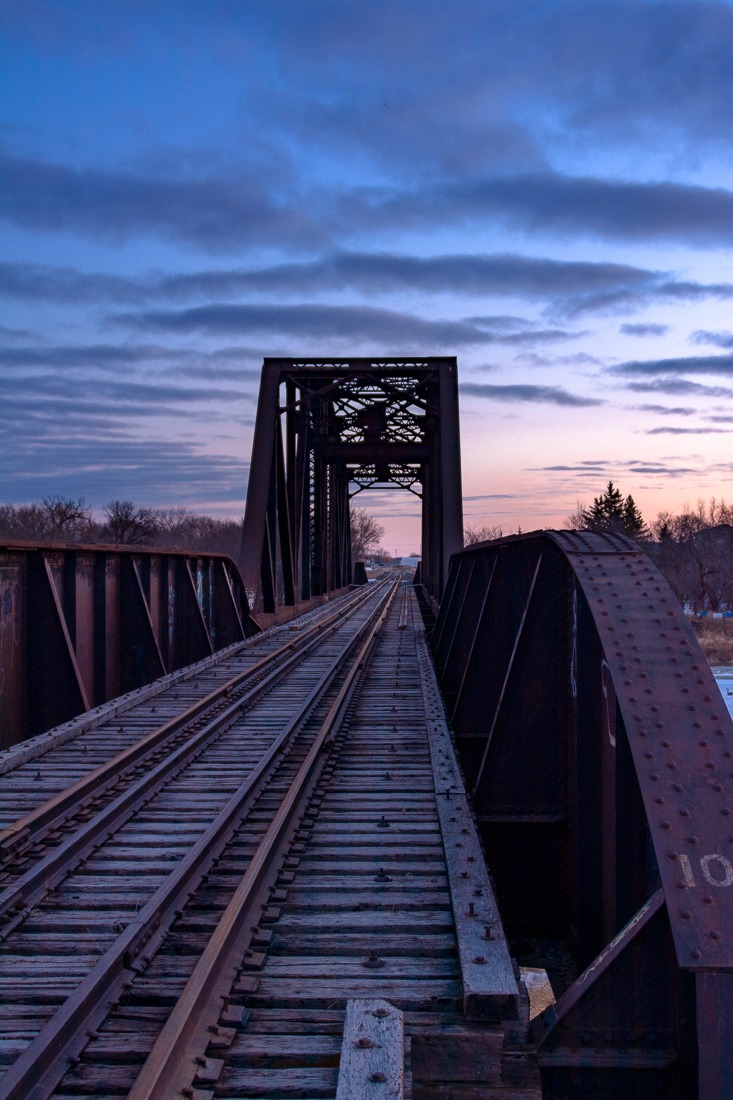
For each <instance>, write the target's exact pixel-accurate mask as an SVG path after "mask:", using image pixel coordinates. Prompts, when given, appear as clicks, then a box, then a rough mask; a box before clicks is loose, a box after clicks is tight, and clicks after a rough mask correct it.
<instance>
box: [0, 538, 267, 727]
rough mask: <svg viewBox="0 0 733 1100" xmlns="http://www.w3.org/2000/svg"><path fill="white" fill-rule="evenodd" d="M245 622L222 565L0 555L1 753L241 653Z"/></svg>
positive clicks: (0, 548) (130, 555) (144, 554)
mask: <svg viewBox="0 0 733 1100" xmlns="http://www.w3.org/2000/svg"><path fill="white" fill-rule="evenodd" d="M258 629H259V627H258V626H257V624H256V623H255V622H254V620H253V619H252V618H251V616H250V613H249V608H248V605H247V599H246V595H245V592H244V588H243V585H242V582H241V579H240V576H239V572H238V570H237V567H236V565H235V564H234V562H233V561H232V560H231V559H230V558H228V557H226V556H223V555H220V554H207V553H198V552H195V553H194V552H191V553H187V552H180V551H175V552H169V551H162V550H158V549H145V548H141V547H121V546H80V545H74V546H69V545H52V544H47V545H38V544H32V543H26V542H4V543H2V544H1V545H0V670H1V673H0V730H1V737H2V741H0V746H1V747H2V748H8V747H10V745H13V744H16V743H17V742H18V741H21V740H23V739H24V738H26V737H30V736H32V735H33V734H36V733H40V732H42V731H44V730H46V729H49V728H50V727H52V726H55V725H58V724H59V723H61V722H65V721H68V720H69V719H70V718H73V717H74V716H75V715H77V714H80V713H82V712H83V711H85V710H88V709H90V708H91V707H94V706H98V705H99V704H101V703H104V702H106V701H107V700H109V699H112V698H114V697H115V696H117V695H120V694H122V693H124V692H127V691H131V690H133V689H134V688H138V687H141V686H142V685H143V684H147V683H150V681H151V680H154V679H156V678H157V677H159V676H164V675H165V674H166V673H168V672H173V671H175V670H176V669H179V668H182V667H183V666H184V665H187V664H191V663H192V662H194V661H198V660H201V659H202V658H204V657H207V656H209V655H210V654H212V653H214V652H216V651H218V650H220V649H223V648H224V647H225V646H228V645H231V644H232V643H233V642H237V641H242V640H243V639H244V638H245V637H247V636H249V635H251V634H254V633H256V632H257V630H258Z"/></svg>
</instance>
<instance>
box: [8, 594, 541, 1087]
mask: <svg viewBox="0 0 733 1100" xmlns="http://www.w3.org/2000/svg"><path fill="white" fill-rule="evenodd" d="M375 588H376V586H370V587H369V589H367V590H366V591H364V592H361V593H358V594H357V595H356V596H352V597H350V598H349V599H348V600H346V601H345V602H344V603H340V604H339V605H338V607H332V608H331V609H330V610H328V609H327V610H326V611H325V612H324V611H323V610H322V611H321V614H320V615H319V616H318V617H317V621H315V622H314V621H313V620H311V619H308V620H305V621H302V622H301V623H299V624H297V627H296V632H297V635H298V638H297V642H295V641H294V639H293V638H292V632H290V631H284V630H282V629H280V630H279V631H276V632H272V634H271V635H268V636H263V638H262V639H261V640H260V639H255V640H253V641H252V642H250V643H245V644H244V646H243V647H238V651H237V653H229V654H226V655H225V656H224V657H223V658H222V665H221V666H220V667H218V668H217V667H216V666H215V665H214V664H212V665H211V666H210V670H207V672H208V671H210V674H211V676H213V678H214V679H215V680H218V681H219V682H218V684H217V685H216V686H213V687H212V684H211V682H210V680H208V679H207V681H206V682H205V683H203V684H201V680H202V679H203V677H202V675H201V672H200V673H199V680H198V681H196V682H198V684H199V686H198V688H196V689H195V690H196V691H197V692H198V697H197V698H195V699H191V698H190V696H191V693H192V692H191V690H190V689H192V688H193V682H191V683H189V681H188V680H186V681H184V683H185V684H187V685H188V688H187V689H186V690H185V691H183V690H182V689H181V685H180V683H179V684H175V685H171V686H170V687H169V690H168V691H167V692H165V693H162V694H158V695H156V696H151V697H149V698H147V699H146V700H144V701H143V702H142V703H141V704H139V706H138V707H137V708H135V707H133V708H131V709H130V710H129V712H126V716H125V717H124V719H121V716H120V715H116V716H115V722H118V721H119V724H120V725H121V726H122V727H123V735H124V736H125V737H127V738H128V744H127V745H126V746H125V747H124V748H123V749H122V750H120V746H119V744H115V745H114V746H112V745H111V744H110V745H109V746H108V747H102V745H100V746H99V748H98V751H99V752H100V753H102V754H104V755H105V757H106V758H105V759H104V760H103V761H101V762H97V761H95V763H96V765H97V766H96V768H94V769H92V775H91V776H89V777H85V776H83V775H78V776H75V777H74V780H73V784H72V786H71V788H70V790H68V791H66V790H60V791H59V790H57V791H56V792H55V793H54V794H53V796H52V798H51V799H49V800H47V801H46V803H41V804H40V805H36V806H35V807H34V808H33V809H32V810H30V811H28V810H27V811H26V812H25V814H24V815H23V818H22V820H21V821H20V822H18V823H14V824H11V825H9V826H8V827H6V829H5V831H4V834H3V837H4V843H5V851H6V854H7V860H6V865H5V873H6V876H7V878H6V879H5V881H4V882H3V883H2V884H0V887H2V888H3V893H2V895H0V911H2V913H3V914H4V917H5V924H4V927H3V929H2V936H3V940H2V945H1V946H0V968H1V970H0V992H1V993H2V998H1V999H2V1002H3V1005H4V1007H3V1008H2V1009H0V1058H1V1059H2V1063H3V1065H4V1066H5V1067H6V1072H5V1075H4V1077H3V1078H2V1079H0V1097H3V1098H6V1100H10V1098H15V1100H20V1098H23V1100H25V1098H26V1097H48V1096H58V1097H62V1096H63V1097H66V1098H67V1100H70V1098H72V1097H74V1098H75V1097H81V1096H90V1095H94V1096H97V1097H106V1096H108V1097H113V1096H114V1097H118V1096H128V1095H129V1096H130V1097H131V1098H132V1100H143V1098H149V1097H161V1098H164V1097H165V1098H167V1097H175V1096H179V1095H182V1096H189V1097H193V1098H195V1100H211V1098H213V1097H224V1096H230V1097H233V1096H237V1097H240V1096H241V1097H245V1096H246V1097H260V1098H265V1097H270V1098H273V1097H286V1096H306V1097H334V1096H336V1095H337V1094H338V1096H339V1098H340V1100H341V1098H343V1100H345V1098H346V1096H351V1097H352V1098H356V1097H359V1096H361V1095H369V1096H374V1097H377V1098H379V1100H381V1097H382V1096H387V1095H389V1096H395V1095H405V1096H411V1095H412V1096H414V1097H428V1096H435V1097H438V1096H444V1097H447V1096H455V1097H458V1096H460V1097H465V1098H466V1100H469V1098H473V1097H478V1096H482V1097H493V1096H500V1095H501V1096H507V1095H512V1096H516V1097H527V1098H528V1097H534V1096H539V1095H540V1093H539V1085H538V1078H537V1075H536V1068H535V1067H534V1064H533V1061H532V1058H531V1055H530V1053H529V1051H528V1049H527V1048H526V1047H525V1045H524V1038H525V1031H526V1023H527V1019H526V996H525V997H522V996H521V995H520V987H519V986H518V985H517V981H516V977H515V974H514V971H513V968H512V964H511V961H510V959H509V956H508V952H507V948H506V943H505V941H504V937H503V932H502V929H501V923H500V920H499V917H498V913H497V911H496V905H495V902H494V898H493V893H492V889H491V883H490V880H489V876H488V872H487V870H486V867H485V865H484V862H483V856H482V853H481V849H480V845H479V842H478V837H477V835H476V832H475V828H474V825H473V821H472V818H471V815H470V812H469V810H468V805H467V802H466V798H465V794H464V793H463V788H462V782H461V777H460V773H459V771H458V766H457V763H456V760H455V756H454V754H453V749H452V744H451V741H450V737H449V735H448V732H447V727H446V725H445V721H444V718H443V714H442V707H441V704H440V698H439V694H438V691H437V687H436V685H435V681H434V677H433V675H432V667H431V664H430V659H429V656H428V652H427V646H426V643H425V637H424V631H423V629H422V623H421V620H420V616H419V611H418V609H417V605H416V601H415V597H414V594H413V592H412V590H411V589H410V588H408V587H407V586H404V585H400V584H387V585H385V586H383V587H380V588H378V589H376V590H375ZM268 648H269V655H268V654H266V653H264V652H262V650H263V649H264V650H267V649H268ZM238 662H239V667H238V668H237V669H235V668H234V667H233V666H235V665H237V663H238ZM243 665H244V666H246V667H242V666H243ZM273 666H275V667H273ZM172 691H173V692H176V693H177V694H178V696H179V697H178V699H176V700H175V702H176V703H177V704H178V706H179V711H180V709H181V708H183V710H184V712H185V720H184V716H182V715H181V714H180V713H179V714H176V713H175V708H174V707H173V700H172V699H170V698H169V696H170V693H171V692H172ZM152 699H156V700H157V703H154V704H153V703H151V700H152ZM204 699H206V701H207V703H208V704H209V705H208V707H204ZM153 705H155V706H156V712H155V714H156V715H157V723H156V719H155V718H154V716H153V714H152V706H153ZM128 713H129V718H130V724H131V726H132V727H133V728H134V729H137V731H138V738H137V741H133V742H132V744H130V743H129V742H130V741H131V740H132V739H131V737H130V733H129V729H127V730H126V729H125V725H126V722H127V714H128ZM161 717H162V718H163V722H162V723H161V722H160V718H161ZM150 726H152V727H153V728H152V729H151V728H150ZM89 733H92V734H93V736H94V737H95V738H96V739H97V741H98V742H99V741H103V737H101V738H100V735H99V731H98V730H96V731H94V730H92V731H88V732H80V733H79V734H78V736H77V737H75V738H70V739H69V740H67V741H66V742H64V743H63V744H60V745H58V746H57V747H56V748H54V749H51V750H49V752H48V753H46V754H44V755H43V757H41V758H39V759H42V760H43V761H44V762H46V763H48V764H49V766H50V763H51V760H52V757H53V755H54V753H61V755H66V756H68V755H69V754H72V755H73V757H74V759H73V767H72V768H71V772H70V774H74V769H75V768H78V767H79V764H78V757H79V756H81V757H82V759H83V757H84V755H86V754H85V751H84V749H83V745H84V738H86V737H88V736H89ZM141 733H142V736H140V734H141ZM61 750H63V752H62V751H61ZM86 751H87V752H89V751H90V750H89V749H87V750H86ZM29 765H30V767H33V766H38V759H36V760H34V761H27V762H26V763H24V764H21V765H19V767H21V768H28V766H29ZM63 766H64V765H63V762H62V767H63ZM10 774H11V775H12V772H11V773H10ZM18 786H19V788H20V786H22V785H21V784H19V785H18ZM75 800H76V802H77V803H79V804H78V805H75ZM347 1004H348V1006H349V1011H348V1013H347V1012H346V1009H347ZM345 1021H346V1025H345ZM397 1024H399V1027H397ZM345 1027H346V1030H344V1028H345ZM370 1027H371V1028H372V1029H373V1028H375V1027H376V1028H377V1032H378V1035H377V1038H376V1039H374V1038H370V1037H369V1035H370V1034H371V1032H370V1031H369V1028H370ZM380 1029H381V1031H380ZM398 1034H399V1038H395V1036H396V1035H398ZM388 1052H391V1054H392V1056H391V1057H390V1058H387V1057H386V1055H387V1053H388ZM340 1065H341V1079H339V1066H340ZM346 1067H348V1071H347V1068H346ZM359 1081H360V1082H361V1083H359ZM355 1082H356V1083H355ZM400 1089H401V1090H402V1091H401V1092H400V1091H399V1090H400ZM390 1090H391V1091H390ZM395 1090H397V1091H395ZM487 1090H488V1091H487Z"/></svg>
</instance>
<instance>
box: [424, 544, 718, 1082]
mask: <svg viewBox="0 0 733 1100" xmlns="http://www.w3.org/2000/svg"><path fill="white" fill-rule="evenodd" d="M433 648H434V656H435V661H436V667H437V669H438V674H439V677H440V681H441V686H442V689H443V692H444V697H445V699H446V701H447V704H448V709H449V712H450V713H451V718H452V725H453V729H454V732H455V737H456V743H457V746H458V750H459V754H460V757H461V761H462V765H463V769H464V772H465V775H466V779H467V782H468V785H469V786H470V787H472V788H473V804H474V810H475V812H476V814H477V819H478V821H479V823H480V828H481V832H482V835H483V840H484V844H485V847H486V852H487V858H488V862H489V865H490V866H491V869H492V874H493V876H494V880H495V883H496V889H497V896H498V901H499V906H500V909H501V913H502V918H503V921H504V924H505V927H506V929H507V933H508V935H509V938H510V942H511V945H512V947H513V950H514V953H516V954H517V956H518V957H519V961H520V963H521V962H522V961H524V962H525V963H526V964H527V965H544V966H545V967H546V968H547V969H548V972H550V974H551V977H553V978H554V984H555V989H556V992H557V993H558V994H562V995H561V996H559V1000H558V1002H557V1004H556V1005H555V1006H554V1007H553V1008H552V1009H549V1010H547V1011H546V1012H545V1013H544V1014H543V1016H542V1017H541V1019H540V1020H539V1021H538V1022H537V1024H536V1039H537V1042H538V1048H539V1057H540V1065H541V1068H542V1078H543V1096H545V1097H548V1098H559V1097H568V1098H571V1097H578V1098H580V1097H587V1096H599V1097H602V1096H612V1095H615V1096H620V1095H623V1096H624V1097H627V1096H628V1097H642V1096H643V1097H645V1098H647V1097H659V1098H660V1100H661V1098H662V1097H664V1098H665V1100H668V1098H673V1100H677V1098H679V1100H682V1098H683V1097H700V1098H702V1097H706V1098H707V1097H713V1096H715V1097H723V1096H729V1095H733V1048H731V1044H730V1042H729V1041H728V1040H727V1039H726V1037H725V1036H726V1034H727V1031H726V1029H728V1028H729V1027H730V1025H731V1023H732V1022H733V831H732V830H731V811H732V810H733V806H732V805H731V793H732V787H731V775H732V774H733V772H732V766H731V762H732V761H733V722H732V721H731V718H730V716H729V715H728V713H727V711H726V708H725V704H724V702H723V700H722V698H721V696H720V692H719V690H718V687H717V685H716V683H715V680H714V678H713V675H712V673H711V671H710V668H709V666H708V664H707V662H706V660H705V658H704V656H703V654H702V652H701V650H700V648H699V645H698V643H697V640H696V638H695V636H694V633H693V631H692V629H691V627H690V625H689V623H688V622H687V619H686V617H685V615H684V613H683V612H682V609H681V608H680V606H679V604H678V602H677V600H676V599H675V597H674V595H673V593H672V591H671V589H670V587H669V585H668V584H667V583H666V581H665V580H664V579H663V577H662V576H661V574H660V573H659V572H658V571H657V569H656V568H655V566H654V565H653V564H652V563H651V562H650V560H649V559H648V558H647V556H646V555H645V554H644V552H643V551H642V549H641V548H640V547H639V546H638V545H637V544H636V543H634V542H632V541H631V540H630V539H627V538H624V537H623V536H604V535H593V534H588V533H585V532H557V531H546V532H542V533H537V534H534V535H522V536H514V537H511V538H506V539H497V540H495V541H493V542H487V543H483V544H481V545H480V546H477V547H471V548H469V549H467V550H465V551H463V552H462V553H459V554H456V555H455V556H454V557H453V559H452V562H451V572H450V576H449V580H448V584H447V587H446V595H445V598H444V600H443V602H442V604H441V607H440V613H439V616H438V620H437V622H436V627H435V630H434V632H433ZM523 956H524V959H523Z"/></svg>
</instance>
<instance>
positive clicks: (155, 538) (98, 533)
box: [0, 496, 242, 560]
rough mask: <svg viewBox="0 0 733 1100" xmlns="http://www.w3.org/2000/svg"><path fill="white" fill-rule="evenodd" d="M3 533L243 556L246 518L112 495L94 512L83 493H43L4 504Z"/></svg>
mask: <svg viewBox="0 0 733 1100" xmlns="http://www.w3.org/2000/svg"><path fill="white" fill-rule="evenodd" d="M0 538H3V539H7V540H8V541H14V540H20V541H28V542H46V541H47V542H64V543H79V544H91V545H94V544H100V545H104V544H112V545H122V546H151V547H159V548H160V549H162V550H202V551H206V552H208V553H212V554H229V555H230V556H231V557H233V558H234V559H235V560H236V559H237V558H238V557H239V550H240V544H241V541H242V524H241V521H237V520H233V519H215V518H214V517H213V516H207V515H201V514H199V513H197V512H192V511H189V509H188V508H185V507H183V506H179V507H177V508H139V507H137V506H136V505H135V504H134V503H133V502H132V501H130V500H111V501H110V502H109V503H108V504H105V506H104V508H103V509H102V517H101V519H97V518H95V516H94V514H93V512H92V509H91V507H90V506H89V505H88V504H86V503H85V501H84V498H83V497H80V498H78V499H76V500H73V499H71V498H69V497H61V496H52V497H44V499H43V500H42V501H41V502H40V503H34V504H0Z"/></svg>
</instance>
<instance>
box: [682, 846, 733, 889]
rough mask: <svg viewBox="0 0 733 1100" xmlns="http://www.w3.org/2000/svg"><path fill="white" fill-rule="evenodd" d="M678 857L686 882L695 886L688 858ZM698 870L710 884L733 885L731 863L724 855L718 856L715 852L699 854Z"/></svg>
mask: <svg viewBox="0 0 733 1100" xmlns="http://www.w3.org/2000/svg"><path fill="white" fill-rule="evenodd" d="M679 858H680V866H681V867H682V874H683V875H684V876H685V882H686V884H687V885H688V886H697V883H696V882H695V875H694V873H693V870H692V864H691V863H690V860H689V858H688V857H687V856H680V857H679ZM700 871H701V872H702V877H703V878H704V879H705V881H706V882H708V883H710V885H711V886H733V865H731V862H730V860H729V859H726V858H725V856H719V855H718V854H717V853H715V852H714V853H713V854H712V855H709V856H701V857H700Z"/></svg>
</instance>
